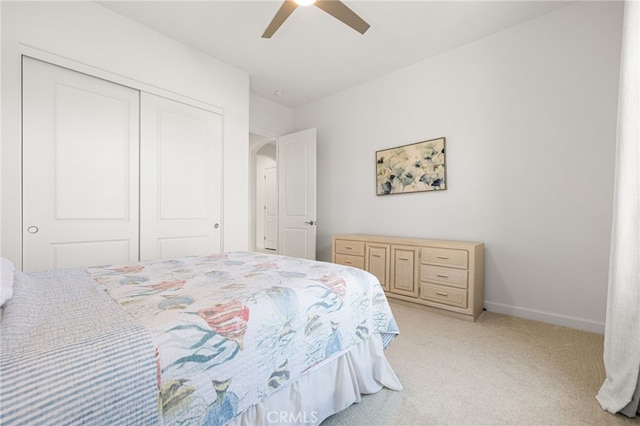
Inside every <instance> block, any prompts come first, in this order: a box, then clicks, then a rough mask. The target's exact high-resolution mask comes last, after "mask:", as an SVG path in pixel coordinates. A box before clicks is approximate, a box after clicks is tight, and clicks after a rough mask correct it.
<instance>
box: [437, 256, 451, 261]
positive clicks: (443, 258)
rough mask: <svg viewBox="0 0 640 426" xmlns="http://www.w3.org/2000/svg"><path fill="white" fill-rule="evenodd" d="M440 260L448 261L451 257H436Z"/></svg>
mask: <svg viewBox="0 0 640 426" xmlns="http://www.w3.org/2000/svg"><path fill="white" fill-rule="evenodd" d="M436 257H437V258H438V259H442V260H448V259H449V256H436Z"/></svg>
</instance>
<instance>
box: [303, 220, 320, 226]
mask: <svg viewBox="0 0 640 426" xmlns="http://www.w3.org/2000/svg"><path fill="white" fill-rule="evenodd" d="M305 223H306V224H307V225H317V224H318V222H314V221H313V220H310V221H309V222H305Z"/></svg>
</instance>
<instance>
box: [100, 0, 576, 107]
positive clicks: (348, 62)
mask: <svg viewBox="0 0 640 426" xmlns="http://www.w3.org/2000/svg"><path fill="white" fill-rule="evenodd" d="M281 3H282V2H281V1H272V0H262V1H244V0H234V1H219V0H209V1H206V0H204V1H202V0H201V1H164V0H160V1H103V2H100V4H102V5H103V6H105V7H107V8H109V9H111V10H113V11H115V12H117V13H119V14H122V15H124V16H127V17H129V18H131V19H133V20H135V21H137V22H139V23H141V24H143V25H146V26H148V27H150V28H153V29H155V30H157V31H159V32H161V33H164V34H166V35H167V36H169V37H172V38H174V39H176V40H178V41H180V42H182V43H184V44H187V45H190V46H192V47H194V48H195V49H198V50H200V51H202V52H205V53H207V54H209V55H211V56H213V57H215V58H217V59H219V60H221V61H223V62H226V63H228V64H230V65H232V66H234V67H236V68H239V69H241V70H244V71H246V72H247V73H248V74H249V76H250V82H251V83H250V84H251V92H252V93H255V94H257V95H260V96H262V97H265V98H267V99H271V100H273V101H274V102H277V103H279V104H281V105H285V106H288V107H291V108H295V107H297V106H300V105H304V104H306V103H308V102H312V101H314V100H317V99H320V98H323V97H325V96H328V95H330V94H332V93H336V92H339V91H341V90H344V89H346V88H349V87H352V86H355V85H358V84H360V83H363V82H365V81H368V80H371V79H373V78H376V77H378V76H381V75H384V74H387V73H389V72H392V71H394V70H397V69H401V68H404V67H407V66H409V65H412V64H414V63H417V62H419V61H421V60H423V59H426V58H429V57H431V56H434V55H438V54H440V53H442V52H445V51H447V50H450V49H453V48H455V47H457V46H461V45H463V44H465V43H469V42H471V41H473V40H477V39H479V38H482V37H485V36H488V35H490V34H493V33H496V32H499V31H501V30H504V29H506V28H508V27H511V26H514V25H517V24H519V23H521V22H524V21H526V20H529V19H532V18H535V17H537V16H540V15H542V14H544V13H548V12H550V11H552V10H555V9H557V8H560V7H564V6H566V5H568V4H570V3H572V2H565V1H558V0H548V1H541V0H534V1H524V0H509V1H478V0H475V1H451V0H449V1H426V0H423V1H415V0H414V1H362V0H344V3H345V4H347V5H348V6H349V7H350V8H351V9H352V10H353V11H354V12H356V13H357V14H358V15H360V16H361V17H362V18H363V19H364V20H365V21H367V22H368V23H369V24H370V25H371V28H370V29H369V31H368V32H367V33H365V34H364V35H361V34H359V33H357V32H356V31H354V30H353V29H351V28H349V27H347V26H346V25H345V24H343V23H342V22H340V21H338V20H336V19H335V18H333V17H332V16H330V15H328V14H326V13H325V12H323V11H322V10H320V9H319V8H317V7H314V6H310V7H298V8H297V9H296V10H295V11H294V12H293V14H292V15H291V16H290V17H289V19H288V20H287V21H285V23H284V24H283V25H282V27H280V29H279V30H278V31H277V32H276V34H275V35H274V36H273V38H271V39H263V38H261V35H262V32H263V31H264V30H265V28H266V27H267V25H268V24H269V22H270V21H271V19H272V18H273V16H274V15H275V13H276V11H277V10H278V8H279V7H280V5H281ZM276 91H282V92H284V95H283V96H280V97H278V96H276V95H275V92H276Z"/></svg>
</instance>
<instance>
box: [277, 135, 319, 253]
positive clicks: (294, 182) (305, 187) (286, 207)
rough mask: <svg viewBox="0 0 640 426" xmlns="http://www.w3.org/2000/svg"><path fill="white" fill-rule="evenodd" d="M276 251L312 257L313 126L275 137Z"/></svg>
mask: <svg viewBox="0 0 640 426" xmlns="http://www.w3.org/2000/svg"><path fill="white" fill-rule="evenodd" d="M277 162H278V198H279V208H278V228H279V237H278V253H279V254H282V255H285V256H293V257H302V258H306V259H312V260H315V258H316V129H308V130H303V131H301V132H297V133H292V134H290V135H286V136H282V137H281V138H279V139H278V161H277Z"/></svg>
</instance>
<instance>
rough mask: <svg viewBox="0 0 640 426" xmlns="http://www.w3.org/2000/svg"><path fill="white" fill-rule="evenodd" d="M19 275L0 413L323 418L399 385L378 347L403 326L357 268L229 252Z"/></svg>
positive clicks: (2, 362) (1, 416)
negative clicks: (361, 398)
mask: <svg viewBox="0 0 640 426" xmlns="http://www.w3.org/2000/svg"><path fill="white" fill-rule="evenodd" d="M3 269H5V270H6V269H7V268H3ZM5 272H6V271H3V274H4V273H5ZM13 278H14V279H13V282H14V284H13V296H10V298H9V299H8V300H7V301H6V302H5V303H4V306H3V308H2V320H1V324H0V326H1V333H2V334H1V342H0V344H1V347H0V349H1V354H0V424H3V425H9V424H56V425H58V424H128V425H134V424H136V425H137V424H140V425H155V424H165V425H188V424H197V425H223V424H238V425H260V424H319V423H320V422H322V420H324V419H325V418H327V417H328V416H330V415H332V414H334V413H336V412H338V411H341V410H343V409H344V408H346V407H348V406H349V405H351V404H353V403H354V402H359V401H360V397H361V395H362V394H367V393H375V392H377V391H379V390H381V389H382V388H383V387H386V388H389V389H392V390H398V391H399V390H401V389H402V385H401V384H400V382H399V380H398V378H397V377H396V375H395V373H394V372H393V369H392V368H391V366H390V365H389V363H388V361H387V360H386V358H385V355H384V352H383V350H384V349H385V348H386V347H387V346H388V345H389V344H390V343H391V341H392V340H393V339H394V338H395V337H396V336H397V334H398V332H399V331H398V327H397V325H396V322H395V320H394V318H393V315H392V312H391V309H390V307H389V305H388V303H387V300H386V298H385V296H384V293H383V291H382V288H381V287H380V284H379V283H378V281H377V279H376V278H375V277H374V276H373V275H371V274H369V273H367V272H365V271H362V270H360V269H356V268H350V267H344V266H341V265H336V264H332V263H325V262H317V261H309V260H305V259H298V258H292V257H285V256H278V255H271V254H260V253H252V252H230V253H223V254H218V255H213V256H193V257H186V258H182V259H176V260H154V261H145V262H139V263H134V264H128V265H110V266H101V267H91V268H81V269H67V270H57V271H48V272H39V273H29V274H23V273H21V272H19V271H16V272H15V273H14V274H13ZM3 282H6V279H5V280H3ZM3 286H5V284H3Z"/></svg>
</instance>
